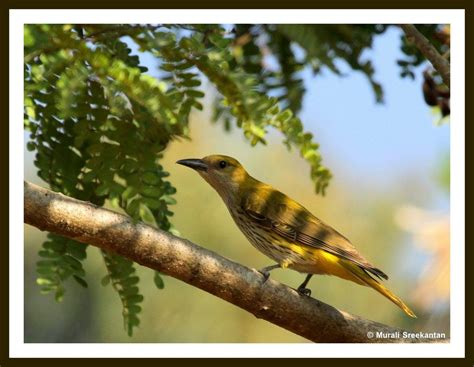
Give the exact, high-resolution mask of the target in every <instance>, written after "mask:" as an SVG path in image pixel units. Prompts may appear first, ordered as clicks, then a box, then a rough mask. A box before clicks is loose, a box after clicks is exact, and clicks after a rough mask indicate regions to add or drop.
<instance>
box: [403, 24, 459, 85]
mask: <svg viewBox="0 0 474 367" xmlns="http://www.w3.org/2000/svg"><path fill="white" fill-rule="evenodd" d="M400 27H401V28H402V29H403V31H404V32H405V35H406V37H407V39H408V40H409V41H410V42H412V43H414V44H415V46H416V47H417V48H418V49H419V50H420V52H421V53H422V54H423V55H424V56H425V57H426V58H427V59H428V60H429V61H430V62H431V65H433V67H434V68H435V69H436V71H438V73H440V75H441V77H442V78H443V81H444V84H446V85H447V87H448V88H450V83H451V71H450V65H449V61H448V60H446V59H445V58H444V57H443V56H441V54H440V53H439V52H438V51H437V50H436V48H435V47H434V46H433V45H432V44H431V43H430V41H428V39H427V38H426V37H425V36H424V35H423V34H421V33H420V31H419V30H418V29H416V27H415V26H414V25H413V24H400Z"/></svg>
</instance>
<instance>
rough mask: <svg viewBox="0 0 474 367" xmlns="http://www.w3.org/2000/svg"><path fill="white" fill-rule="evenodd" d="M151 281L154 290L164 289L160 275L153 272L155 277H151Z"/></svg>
mask: <svg viewBox="0 0 474 367" xmlns="http://www.w3.org/2000/svg"><path fill="white" fill-rule="evenodd" d="M153 281H154V282H155V285H156V288H158V289H163V288H164V287H165V282H164V281H163V278H162V277H161V275H160V273H159V272H157V271H155V275H154V277H153Z"/></svg>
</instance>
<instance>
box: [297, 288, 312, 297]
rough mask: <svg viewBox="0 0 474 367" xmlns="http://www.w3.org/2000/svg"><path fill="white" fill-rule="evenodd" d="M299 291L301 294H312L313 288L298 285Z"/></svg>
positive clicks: (308, 295)
mask: <svg viewBox="0 0 474 367" xmlns="http://www.w3.org/2000/svg"><path fill="white" fill-rule="evenodd" d="M297 291H298V293H299V294H301V295H302V296H307V297H310V296H311V289H309V288H305V287H298V289H297Z"/></svg>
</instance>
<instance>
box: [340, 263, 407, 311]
mask: <svg viewBox="0 0 474 367" xmlns="http://www.w3.org/2000/svg"><path fill="white" fill-rule="evenodd" d="M341 263H342V265H343V266H344V268H345V269H346V270H348V271H349V272H350V273H351V274H352V275H353V276H354V277H355V278H356V279H357V280H358V281H356V282H357V283H359V284H362V285H366V286H369V287H371V288H373V289H375V290H376V291H377V292H379V293H381V294H383V295H384V296H385V297H387V298H388V299H389V300H390V301H392V302H393V303H395V304H396V305H397V306H398V307H400V308H401V309H402V310H403V311H404V312H405V313H406V314H407V315H408V316H410V317H413V318H416V315H415V313H414V312H413V311H412V310H410V308H409V307H408V306H407V305H406V304H405V303H404V302H403V301H402V300H401V299H400V298H399V297H397V296H396V295H395V294H393V293H392V292H391V291H390V290H389V289H387V288H386V287H385V286H384V285H383V284H382V283H380V282H379V281H377V280H375V279H374V278H372V277H371V276H370V275H369V274H367V273H366V272H365V271H364V270H363V269H362V268H361V267H359V266H358V265H356V264H353V263H349V262H346V261H342V262H341Z"/></svg>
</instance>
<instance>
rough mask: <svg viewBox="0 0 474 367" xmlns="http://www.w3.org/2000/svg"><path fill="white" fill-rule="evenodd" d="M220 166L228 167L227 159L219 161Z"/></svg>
mask: <svg viewBox="0 0 474 367" xmlns="http://www.w3.org/2000/svg"><path fill="white" fill-rule="evenodd" d="M219 167H220V168H226V167H227V162H226V161H220V162H219Z"/></svg>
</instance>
